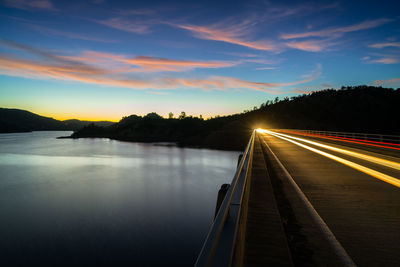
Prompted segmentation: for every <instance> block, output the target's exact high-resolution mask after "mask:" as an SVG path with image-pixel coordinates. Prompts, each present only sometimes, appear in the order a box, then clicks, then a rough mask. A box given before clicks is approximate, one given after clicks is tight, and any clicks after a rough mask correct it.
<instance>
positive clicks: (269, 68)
mask: <svg viewBox="0 0 400 267" xmlns="http://www.w3.org/2000/svg"><path fill="white" fill-rule="evenodd" d="M276 69H277V67H262V68H256V70H276Z"/></svg>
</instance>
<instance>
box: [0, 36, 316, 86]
mask: <svg viewBox="0 0 400 267" xmlns="http://www.w3.org/2000/svg"><path fill="white" fill-rule="evenodd" d="M2 43H3V44H7V45H8V46H11V47H14V48H17V49H20V50H24V51H25V52H30V53H31V54H33V55H34V56H36V57H39V59H36V60H34V59H26V57H25V58H24V59H21V58H18V57H15V56H14V57H10V56H5V55H0V73H1V74H4V75H9V76H17V77H26V78H34V79H56V80H65V81H73V82H83V83H89V84H98V85H106V86H114V87H126V88H131V89H141V90H143V89H178V88H179V89H203V90H227V89H249V90H257V91H264V92H274V93H279V91H280V89H281V87H285V86H291V85H295V84H303V83H307V82H310V81H312V80H314V79H316V78H317V77H319V76H320V74H321V66H320V65H318V66H317V69H316V70H315V71H313V72H312V73H311V74H309V75H307V76H306V77H305V78H304V79H302V80H299V81H294V82H288V83H268V82H254V81H247V80H242V79H238V78H234V77H225V76H210V77H206V78H187V77H168V76H159V77H156V78H155V77H153V76H146V75H142V76H141V77H140V78H137V77H136V78H135V77H132V76H131V75H129V73H127V72H126V69H124V68H119V66H117V67H116V68H114V66H112V65H108V66H107V67H105V66H102V64H101V63H104V62H106V61H107V60H109V59H111V60H112V62H117V63H116V64H118V61H122V62H126V61H127V59H126V58H125V57H124V56H122V55H113V54H105V53H104V54H103V55H102V57H97V61H94V62H91V61H87V58H88V57H87V55H88V53H86V57H65V56H58V55H52V54H50V53H48V52H43V51H41V50H38V49H35V48H32V47H29V46H26V45H22V44H18V43H13V42H4V41H3V42H2ZM92 55H96V54H92ZM97 55H99V53H98V54H97ZM94 58H95V57H94ZM103 60H105V61H103ZM128 60H134V62H135V64H155V62H159V63H160V64H164V65H168V66H171V65H172V66H174V67H176V66H183V67H185V68H186V67H188V66H189V67H197V66H199V65H201V66H203V67H204V65H202V64H210V63H209V62H208V63H204V62H197V61H179V60H167V59H160V58H150V57H136V58H133V59H128ZM98 63H100V64H99V65H92V64H98ZM212 64H215V63H212ZM218 64H219V63H217V65H218ZM139 66H140V65H139ZM207 66H208V65H207ZM211 66H212V67H216V65H211Z"/></svg>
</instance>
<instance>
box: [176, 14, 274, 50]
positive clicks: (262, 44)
mask: <svg viewBox="0 0 400 267" xmlns="http://www.w3.org/2000/svg"><path fill="white" fill-rule="evenodd" d="M171 25H173V26H175V27H178V28H181V29H185V30H188V31H190V32H192V33H193V35H194V36H195V37H197V38H200V39H205V40H213V41H220V42H225V43H230V44H235V45H240V46H244V47H248V48H251V49H256V50H264V51H277V50H279V47H278V46H277V45H276V44H275V43H274V42H272V41H269V40H258V41H252V40H249V39H247V38H246V37H245V36H247V35H248V34H249V27H250V23H249V22H248V21H245V22H243V23H241V24H237V25H230V26H227V25H224V24H223V23H219V24H215V25H212V26H195V25H184V24H171Z"/></svg>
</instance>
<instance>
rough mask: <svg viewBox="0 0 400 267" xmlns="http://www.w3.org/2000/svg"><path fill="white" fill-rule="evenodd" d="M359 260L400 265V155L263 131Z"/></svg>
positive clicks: (370, 264) (312, 200) (286, 165)
mask: <svg viewBox="0 0 400 267" xmlns="http://www.w3.org/2000/svg"><path fill="white" fill-rule="evenodd" d="M260 133H261V136H262V139H263V141H264V142H266V143H267V144H268V145H269V147H270V148H271V149H272V151H273V152H274V153H275V154H276V156H277V157H278V158H279V160H280V161H281V163H282V164H283V165H284V166H285V168H286V169H287V171H288V172H289V173H290V175H291V176H292V177H293V179H294V180H295V182H296V183H297V184H298V186H299V187H300V188H301V190H302V191H303V192H304V194H305V195H306V197H307V198H308V200H309V201H310V202H311V204H312V205H313V206H314V208H315V209H316V211H317V212H318V213H319V215H320V216H321V217H322V219H323V220H324V221H325V222H326V224H327V225H328V227H329V228H330V229H331V231H332V232H333V234H334V235H335V236H336V238H337V240H338V241H339V242H340V243H341V244H342V246H343V248H344V249H345V250H346V251H347V253H348V254H349V255H350V257H351V258H352V259H353V261H354V262H355V263H356V264H357V265H359V266H400V180H399V179H400V157H396V156H393V153H392V154H391V156H388V155H383V154H378V153H374V152H371V151H366V150H363V148H362V146H360V147H354V146H353V147H350V146H346V143H343V144H337V143H329V142H328V141H321V140H319V139H315V138H311V137H304V136H298V135H296V136H295V135H290V134H285V135H283V134H282V133H281V134H279V133H276V132H268V131H264V132H260Z"/></svg>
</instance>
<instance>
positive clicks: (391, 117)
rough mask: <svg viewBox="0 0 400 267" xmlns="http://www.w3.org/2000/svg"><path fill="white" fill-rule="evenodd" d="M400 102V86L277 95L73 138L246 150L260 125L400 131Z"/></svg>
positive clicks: (131, 121)
mask: <svg viewBox="0 0 400 267" xmlns="http://www.w3.org/2000/svg"><path fill="white" fill-rule="evenodd" d="M399 104H400V90H399V89H397V90H395V89H389V88H382V87H374V86H366V85H362V86H349V87H342V88H341V89H338V90H336V89H326V90H322V91H317V92H313V93H311V94H308V95H306V94H303V95H299V96H295V97H291V98H288V97H285V98H284V99H281V100H280V99H279V98H278V97H276V98H275V99H274V100H267V101H266V102H265V103H263V104H262V105H261V106H260V107H259V108H257V107H255V108H253V110H248V111H244V112H243V113H241V114H235V115H231V116H221V117H220V116H217V117H215V118H212V119H208V120H203V119H201V118H197V117H191V116H187V115H186V113H181V115H180V116H179V117H178V118H177V119H176V118H173V114H172V113H171V114H172V115H171V114H170V115H169V118H168V119H164V118H162V117H161V116H159V115H158V114H156V113H150V114H148V115H146V116H144V117H141V116H136V115H131V116H128V117H124V118H123V119H122V120H121V121H120V122H118V123H116V124H114V125H111V126H108V127H99V126H95V125H90V126H87V127H84V128H83V129H81V130H79V131H77V132H75V133H74V134H73V135H72V137H73V138H79V137H108V138H112V139H117V140H124V141H134V142H177V143H178V144H179V145H181V146H192V147H208V148H215V149H226V150H243V149H244V147H245V145H246V144H247V142H248V139H249V136H250V134H251V132H252V130H253V129H254V128H258V127H263V128H280V129H313V130H328V131H348V132H364V133H382V134H400V123H399V114H400V112H399Z"/></svg>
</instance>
